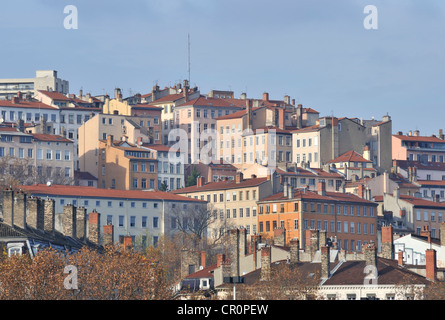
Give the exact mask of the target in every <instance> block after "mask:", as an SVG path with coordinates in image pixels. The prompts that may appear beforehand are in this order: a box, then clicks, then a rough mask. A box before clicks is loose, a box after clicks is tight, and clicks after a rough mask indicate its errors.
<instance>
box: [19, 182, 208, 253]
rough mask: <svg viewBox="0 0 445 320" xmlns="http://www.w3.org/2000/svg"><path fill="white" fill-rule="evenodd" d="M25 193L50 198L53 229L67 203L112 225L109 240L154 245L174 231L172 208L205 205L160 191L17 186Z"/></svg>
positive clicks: (59, 221) (56, 226) (59, 227)
mask: <svg viewBox="0 0 445 320" xmlns="http://www.w3.org/2000/svg"><path fill="white" fill-rule="evenodd" d="M21 189H22V190H24V191H25V192H26V193H28V194H29V195H32V196H35V197H40V198H49V199H53V200H54V206H55V215H56V225H55V228H56V229H59V230H60V229H61V220H60V219H61V215H62V213H63V208H64V206H65V205H67V204H71V205H74V206H77V207H84V208H86V210H87V212H88V213H89V212H92V211H93V210H95V211H96V212H98V213H100V215H99V216H98V223H99V224H100V225H101V226H105V225H108V224H112V225H113V226H114V239H113V242H122V240H123V238H124V236H127V235H129V236H131V237H132V238H133V243H136V244H139V245H140V244H144V243H146V244H147V245H150V244H156V243H157V241H158V239H159V237H160V236H161V235H173V234H175V233H176V232H178V228H177V225H175V223H174V221H175V217H174V216H172V210H174V209H175V208H183V207H184V208H187V207H191V208H194V206H198V207H199V206H205V205H206V204H207V203H206V202H205V201H201V200H196V199H190V198H186V197H181V196H178V195H174V194H171V193H168V192H160V191H133V190H130V191H129V190H117V189H115V190H110V189H101V188H94V187H81V186H61V185H51V186H47V185H31V186H21Z"/></svg>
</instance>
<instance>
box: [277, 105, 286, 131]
mask: <svg viewBox="0 0 445 320" xmlns="http://www.w3.org/2000/svg"><path fill="white" fill-rule="evenodd" d="M285 119H286V118H285V109H284V108H279V109H278V128H280V129H284V128H285Z"/></svg>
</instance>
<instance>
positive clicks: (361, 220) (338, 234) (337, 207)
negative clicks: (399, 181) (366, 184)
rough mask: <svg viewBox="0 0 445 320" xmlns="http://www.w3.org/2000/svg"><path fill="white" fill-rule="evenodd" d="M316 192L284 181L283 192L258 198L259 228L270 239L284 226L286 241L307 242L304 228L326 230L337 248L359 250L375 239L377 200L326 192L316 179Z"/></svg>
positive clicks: (323, 184) (303, 243)
mask: <svg viewBox="0 0 445 320" xmlns="http://www.w3.org/2000/svg"><path fill="white" fill-rule="evenodd" d="M318 186H319V188H318V191H317V192H314V191H309V190H305V189H297V190H294V189H293V187H292V186H290V185H288V184H287V183H286V184H285V185H284V188H283V189H284V191H283V192H280V193H277V194H274V195H271V196H269V197H267V198H264V199H262V200H261V201H258V209H259V214H258V231H259V234H261V235H263V236H265V237H266V238H273V236H274V231H275V230H276V229H284V230H285V231H286V234H285V238H286V240H285V242H286V243H287V244H289V241H290V240H291V239H293V238H298V239H299V240H300V246H301V248H303V247H304V245H305V243H306V242H307V241H309V239H308V237H307V236H306V232H307V230H311V229H317V230H325V231H326V234H327V237H328V238H331V239H332V241H333V242H334V243H335V244H336V246H337V247H338V249H344V250H347V251H361V247H362V245H364V244H366V243H368V242H370V241H374V242H377V209H376V207H377V203H375V202H373V201H369V200H366V199H362V198H360V197H358V196H356V195H353V194H349V193H340V192H327V191H326V186H325V182H319V184H318Z"/></svg>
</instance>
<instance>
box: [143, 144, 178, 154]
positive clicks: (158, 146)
mask: <svg viewBox="0 0 445 320" xmlns="http://www.w3.org/2000/svg"><path fill="white" fill-rule="evenodd" d="M142 146H143V147H144V148H148V149H152V150H156V151H161V152H168V151H170V148H171V147H169V146H166V145H163V144H148V143H143V144H142Z"/></svg>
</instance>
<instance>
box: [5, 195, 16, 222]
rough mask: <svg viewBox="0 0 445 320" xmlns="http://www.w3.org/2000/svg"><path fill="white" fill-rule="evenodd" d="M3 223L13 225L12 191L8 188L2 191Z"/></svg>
mask: <svg viewBox="0 0 445 320" xmlns="http://www.w3.org/2000/svg"><path fill="white" fill-rule="evenodd" d="M3 222H4V223H6V224H7V225H9V226H13V225H14V191H13V190H11V189H9V188H8V189H6V190H3Z"/></svg>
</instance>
